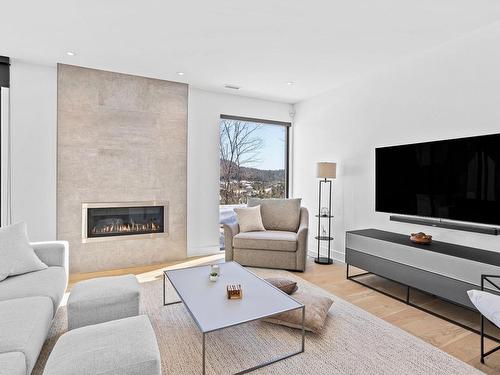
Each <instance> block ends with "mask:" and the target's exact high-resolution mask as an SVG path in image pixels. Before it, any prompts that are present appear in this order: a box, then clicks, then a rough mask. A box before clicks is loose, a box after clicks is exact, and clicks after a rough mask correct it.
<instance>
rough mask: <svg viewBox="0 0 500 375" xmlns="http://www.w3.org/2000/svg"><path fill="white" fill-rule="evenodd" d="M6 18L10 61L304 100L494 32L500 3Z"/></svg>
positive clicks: (163, 9) (140, 0)
mask: <svg viewBox="0 0 500 375" xmlns="http://www.w3.org/2000/svg"><path fill="white" fill-rule="evenodd" d="M1 11H2V17H1V22H0V55H6V56H10V57H12V58H18V59H20V60H21V59H22V60H26V61H31V62H36V63H41V64H55V63H58V62H61V63H67V64H73V65H80V66H86V67H92V68H97V69H105V70H112V71H117V72H123V73H129V74H137V75H142V76H148V77H154V78H161V79H167V80H173V81H180V82H186V83H189V84H191V85H193V86H195V87H199V88H203V89H207V90H211V91H221V92H230V93H233V94H234V93H237V94H240V95H245V96H251V97H259V98H263V99H269V100H276V101H281V102H287V103H295V102H298V101H300V100H303V99H306V98H309V97H311V96H314V95H317V94H320V93H321V92H324V91H327V90H329V89H332V88H335V87H338V86H340V85H342V84H344V83H346V82H347V81H349V80H352V79H354V78H356V77H359V76H360V75H363V74H366V73H368V72H370V71H373V70H376V69H379V68H381V67H383V66H384V65H387V64H391V63H394V61H395V60H398V59H401V58H404V57H406V56H409V55H413V54H417V53H420V52H422V51H425V50H428V49H431V48H434V47H436V46H438V45H440V44H442V43H445V42H447V41H450V40H452V39H455V38H458V37H460V36H462V35H464V34H466V33H470V32H473V31H474V30H476V29H478V28H481V27H484V26H486V25H488V24H491V23H493V22H495V21H497V20H499V19H500V1H498V0H307V1H305V0H251V1H241V0H210V1H209V0H198V1H194V0H178V1H169V0H80V1H78V0H59V1H56V0H44V1H36V0H32V1H23V0H16V1H13V0H11V1H4V2H2V4H1ZM67 51H74V52H76V55H75V56H72V57H71V56H68V55H67V54H66V52H67ZM177 72H184V73H185V74H184V75H183V76H179V75H178V74H177ZM290 81H293V82H294V84H292V85H289V84H288V82H290ZM225 84H229V85H235V86H240V87H241V89H240V90H230V89H227V88H224V85H225Z"/></svg>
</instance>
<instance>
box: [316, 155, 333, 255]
mask: <svg viewBox="0 0 500 375" xmlns="http://www.w3.org/2000/svg"><path fill="white" fill-rule="evenodd" d="M316 170H317V173H316V177H317V178H319V179H320V180H319V198H318V213H317V214H316V217H317V218H318V235H317V236H316V237H315V238H316V241H317V242H318V256H317V257H316V259H314V262H315V263H318V264H332V263H333V259H332V258H331V256H330V255H331V243H332V241H333V236H332V233H331V230H332V218H333V212H332V180H333V179H335V178H336V177H337V163H328V162H320V163H317V169H316ZM327 184H328V187H329V194H328V206H326V207H324V208H322V206H321V204H322V200H321V195H322V191H323V189H322V188H323V185H325V186H326V185H327ZM322 220H328V233H322V231H321V227H322V225H321V223H322ZM324 232H326V231H324ZM322 242H327V243H328V256H327V257H321V256H320V249H321V243H322Z"/></svg>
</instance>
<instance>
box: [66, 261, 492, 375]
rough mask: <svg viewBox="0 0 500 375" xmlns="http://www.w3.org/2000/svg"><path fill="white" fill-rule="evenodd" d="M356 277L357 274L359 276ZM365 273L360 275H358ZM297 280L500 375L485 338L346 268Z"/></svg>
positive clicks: (148, 274)
mask: <svg viewBox="0 0 500 375" xmlns="http://www.w3.org/2000/svg"><path fill="white" fill-rule="evenodd" d="M223 261H224V258H223V255H222V254H221V255H213V256H208V257H198V258H190V259H188V260H186V261H179V262H171V263H167V264H162V265H154V266H147V267H136V268H127V269H119V270H113V271H104V272H94V273H87V274H74V275H71V276H70V283H69V288H71V286H72V285H73V284H74V283H75V282H78V281H80V280H85V279H89V278H93V277H99V276H111V275H121V274H127V273H133V274H136V275H137V277H138V279H139V281H140V282H144V281H148V280H152V279H155V278H158V277H161V275H162V271H163V270H164V269H170V268H180V267H189V266H195V265H202V264H209V263H215V262H223ZM353 271H354V272H356V271H355V270H353ZM358 271H360V270H358ZM295 275H297V276H299V277H301V278H303V279H305V280H307V281H309V282H311V283H313V284H316V285H317V286H319V287H321V288H323V289H325V290H327V291H329V292H331V293H333V294H335V295H336V296H338V297H340V298H343V299H344V300H346V301H349V302H351V303H352V304H354V305H356V306H359V307H361V308H362V309H364V310H366V311H368V312H370V313H372V314H373V315H376V316H378V317H379V318H381V319H384V320H385V321H387V322H389V323H391V324H393V325H395V326H397V327H399V328H401V329H403V330H405V331H407V332H409V333H411V334H413V335H414V336H417V337H420V338H421V339H422V340H424V341H426V342H428V343H429V344H432V345H434V346H436V347H438V348H440V349H441V350H443V351H445V352H447V353H449V354H451V355H452V356H454V357H456V358H458V359H460V360H462V361H464V362H467V363H469V364H470V365H472V366H474V367H476V368H478V369H480V370H481V371H483V372H485V373H487V374H500V352H497V353H495V354H493V355H491V356H490V357H488V358H486V364H485V365H483V364H481V362H480V349H479V335H477V334H475V333H473V332H471V331H469V330H466V329H464V328H461V327H459V326H457V325H455V324H453V323H450V322H447V321H446V320H443V319H440V318H438V317H435V316H433V315H431V314H428V313H426V312H423V311H421V310H419V309H417V308H414V307H411V306H408V305H406V304H405V303H403V302H399V301H397V300H395V299H394V298H391V297H388V296H385V295H383V294H382V293H379V292H376V291H374V290H372V289H369V288H367V287H365V286H362V285H359V284H357V283H355V282H353V281H351V280H347V279H346V266H345V264H341V263H334V264H332V265H318V264H316V263H314V262H313V261H312V259H308V261H307V270H306V272H303V273H301V272H296V273H295ZM367 278H371V279H367V282H369V283H370V285H373V286H376V287H377V288H381V289H383V290H385V291H388V292H390V293H394V294H398V293H399V294H402V293H405V289H403V288H401V286H399V285H397V284H395V283H392V282H390V281H388V280H385V279H382V278H378V277H377V276H367ZM414 299H415V300H417V301H418V302H419V304H422V305H424V306H427V307H430V306H432V308H433V310H435V311H436V310H438V311H440V312H441V313H444V314H445V315H447V316H450V317H451V316H453V317H454V318H459V317H460V318H463V320H464V321H469V322H474V321H473V320H472V319H476V316H474V315H470V314H468V313H467V312H464V311H463V309H460V308H458V307H455V306H453V305H451V304H448V303H442V302H440V301H439V300H436V299H434V298H432V297H431V296H428V295H425V294H419V295H415V296H414ZM493 347H495V343H494V342H493V341H489V340H488V341H487V343H486V350H489V349H490V348H493Z"/></svg>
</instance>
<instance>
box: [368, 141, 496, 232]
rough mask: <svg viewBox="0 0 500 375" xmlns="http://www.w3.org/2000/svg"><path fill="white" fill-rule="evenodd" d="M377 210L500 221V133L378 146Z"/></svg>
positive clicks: (462, 219) (484, 221)
mask: <svg viewBox="0 0 500 375" xmlns="http://www.w3.org/2000/svg"><path fill="white" fill-rule="evenodd" d="M375 160H376V161H375V164H376V172H375V178H376V180H375V207H376V210H377V211H380V212H388V213H395V214H405V215H414V216H425V217H432V218H440V219H450V220H457V221H468V222H476V223H483V224H494V225H500V134H493V135H485V136H478V137H469V138H459V139H450V140H446V141H436V142H426V143H417V144H409V145H403V146H391V147H381V148H377V149H376V150H375Z"/></svg>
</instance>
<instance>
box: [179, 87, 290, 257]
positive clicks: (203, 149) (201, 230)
mask: <svg viewBox="0 0 500 375" xmlns="http://www.w3.org/2000/svg"><path fill="white" fill-rule="evenodd" d="M188 107H189V108H188V203H187V205H188V217H187V221H188V224H187V225H188V226H187V230H188V256H195V255H201V254H210V253H216V252H218V251H219V118H220V115H221V114H226V115H234V116H245V117H253V118H261V119H268V120H277V121H290V116H289V110H290V106H289V105H288V104H283V103H276V102H270V101H265V100H258V99H251V98H246V97H242V96H236V95H226V94H216V93H212V92H208V91H203V90H199V89H195V88H192V87H190V89H189V105H188Z"/></svg>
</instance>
